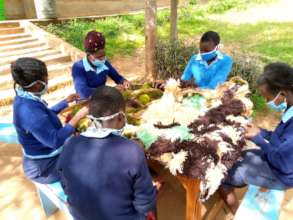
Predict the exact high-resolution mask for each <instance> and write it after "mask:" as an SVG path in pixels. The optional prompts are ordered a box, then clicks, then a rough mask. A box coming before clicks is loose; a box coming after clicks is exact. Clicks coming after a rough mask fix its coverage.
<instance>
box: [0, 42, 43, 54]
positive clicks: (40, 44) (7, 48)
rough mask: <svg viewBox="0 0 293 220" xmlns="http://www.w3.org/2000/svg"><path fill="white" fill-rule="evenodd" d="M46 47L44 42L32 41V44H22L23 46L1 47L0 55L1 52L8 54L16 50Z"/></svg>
mask: <svg viewBox="0 0 293 220" xmlns="http://www.w3.org/2000/svg"><path fill="white" fill-rule="evenodd" d="M44 45H46V43H45V42H42V41H39V40H34V41H33V42H29V43H23V44H14V45H9V46H2V47H0V53H2V52H9V51H16V50H23V49H29V48H34V47H40V46H44Z"/></svg>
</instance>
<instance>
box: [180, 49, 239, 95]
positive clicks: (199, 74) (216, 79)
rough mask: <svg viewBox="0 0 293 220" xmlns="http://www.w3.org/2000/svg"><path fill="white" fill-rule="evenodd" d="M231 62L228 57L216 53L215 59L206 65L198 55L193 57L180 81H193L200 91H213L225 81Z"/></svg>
mask: <svg viewBox="0 0 293 220" xmlns="http://www.w3.org/2000/svg"><path fill="white" fill-rule="evenodd" d="M232 64H233V60H232V58H231V57H230V56H228V55H225V54H222V53H221V52H219V51H217V57H216V59H215V60H214V61H213V62H212V63H211V64H208V63H207V62H206V61H204V60H203V59H202V57H201V55H200V54H196V55H193V56H192V57H191V58H190V60H189V62H188V64H187V66H186V67H185V70H184V72H183V74H182V76H181V80H185V81H188V80H192V79H193V80H194V83H195V84H196V85H197V86H198V87H199V88H202V89H215V88H216V87H217V86H218V85H219V84H220V83H223V82H225V81H226V80H227V78H228V76H229V74H230V72H231V69H232Z"/></svg>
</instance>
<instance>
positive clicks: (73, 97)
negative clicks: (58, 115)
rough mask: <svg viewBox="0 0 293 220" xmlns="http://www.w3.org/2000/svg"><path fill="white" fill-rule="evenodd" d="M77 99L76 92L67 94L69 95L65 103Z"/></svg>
mask: <svg viewBox="0 0 293 220" xmlns="http://www.w3.org/2000/svg"><path fill="white" fill-rule="evenodd" d="M78 99H80V97H79V95H78V94H76V93H74V94H71V95H69V96H68V97H67V98H66V102H67V103H71V102H74V101H77V100H78Z"/></svg>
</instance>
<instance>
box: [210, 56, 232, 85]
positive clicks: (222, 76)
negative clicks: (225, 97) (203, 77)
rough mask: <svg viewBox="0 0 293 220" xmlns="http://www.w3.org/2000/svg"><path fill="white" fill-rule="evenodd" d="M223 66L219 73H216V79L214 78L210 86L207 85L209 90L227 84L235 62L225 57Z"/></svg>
mask: <svg viewBox="0 0 293 220" xmlns="http://www.w3.org/2000/svg"><path fill="white" fill-rule="evenodd" d="M221 62H223V63H222V65H221V66H220V67H219V69H218V70H217V72H215V74H214V77H212V79H211V81H210V82H209V84H208V85H206V87H207V88H209V89H215V88H216V87H217V86H218V85H219V84H221V83H223V82H225V81H226V80H227V78H228V76H229V74H230V72H231V69H232V64H233V60H232V59H231V58H230V57H228V56H225V57H224V60H223V61H221Z"/></svg>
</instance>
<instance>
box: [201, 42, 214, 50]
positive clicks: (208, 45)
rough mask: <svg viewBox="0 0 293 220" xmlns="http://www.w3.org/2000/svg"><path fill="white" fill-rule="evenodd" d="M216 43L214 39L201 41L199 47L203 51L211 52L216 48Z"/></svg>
mask: <svg viewBox="0 0 293 220" xmlns="http://www.w3.org/2000/svg"><path fill="white" fill-rule="evenodd" d="M215 46H216V45H215V43H214V42H212V41H204V42H200V43H199V48H200V50H201V51H205V52H209V51H212V50H214V49H215Z"/></svg>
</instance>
